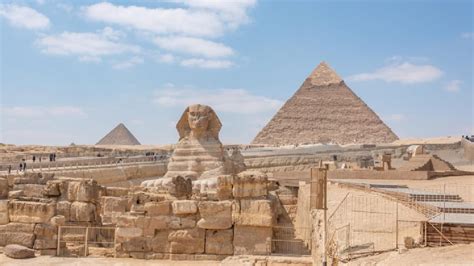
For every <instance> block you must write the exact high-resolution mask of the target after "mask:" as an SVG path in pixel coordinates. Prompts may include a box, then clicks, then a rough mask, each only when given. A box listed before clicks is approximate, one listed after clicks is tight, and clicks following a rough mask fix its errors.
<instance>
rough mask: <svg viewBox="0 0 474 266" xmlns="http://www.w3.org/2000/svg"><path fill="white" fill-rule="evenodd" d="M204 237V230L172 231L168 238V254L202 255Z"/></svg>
mask: <svg viewBox="0 0 474 266" xmlns="http://www.w3.org/2000/svg"><path fill="white" fill-rule="evenodd" d="M205 235H206V234H205V230H204V229H201V228H194V229H186V230H177V231H173V232H171V233H170V234H169V236H168V241H169V242H170V252H171V253H174V254H199V253H203V252H204V238H205Z"/></svg>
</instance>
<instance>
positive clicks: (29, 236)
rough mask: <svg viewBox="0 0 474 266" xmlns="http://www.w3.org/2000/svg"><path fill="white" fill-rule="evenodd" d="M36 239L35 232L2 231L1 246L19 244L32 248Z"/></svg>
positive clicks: (0, 236)
mask: <svg viewBox="0 0 474 266" xmlns="http://www.w3.org/2000/svg"><path fill="white" fill-rule="evenodd" d="M34 241H35V235H34V234H33V233H23V232H11V231H6V232H0V246H5V245H8V244H18V245H22V246H25V247H29V248H32V247H33V243H34Z"/></svg>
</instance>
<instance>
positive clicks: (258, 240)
mask: <svg viewBox="0 0 474 266" xmlns="http://www.w3.org/2000/svg"><path fill="white" fill-rule="evenodd" d="M272 233H273V231H272V228H271V227H256V226H240V225H235V226H234V255H244V254H245V255H249V254H251V255H267V254H270V252H271V238H272Z"/></svg>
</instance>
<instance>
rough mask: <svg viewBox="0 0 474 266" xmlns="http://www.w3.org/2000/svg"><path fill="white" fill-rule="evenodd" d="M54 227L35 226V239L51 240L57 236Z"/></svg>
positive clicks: (47, 225)
mask: <svg viewBox="0 0 474 266" xmlns="http://www.w3.org/2000/svg"><path fill="white" fill-rule="evenodd" d="M57 231H58V230H57V228H56V226H53V225H50V224H36V225H35V229H34V230H33V232H34V233H35V235H36V237H37V238H47V239H53V238H54V237H55V236H56V234H57Z"/></svg>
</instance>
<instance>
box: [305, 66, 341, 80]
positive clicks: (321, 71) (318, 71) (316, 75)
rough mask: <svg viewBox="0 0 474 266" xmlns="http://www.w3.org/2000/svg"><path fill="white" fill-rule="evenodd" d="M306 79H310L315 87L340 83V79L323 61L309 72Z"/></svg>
mask: <svg viewBox="0 0 474 266" xmlns="http://www.w3.org/2000/svg"><path fill="white" fill-rule="evenodd" d="M308 79H310V80H311V84H313V85H315V86H325V85H329V84H337V83H341V82H342V79H341V77H339V75H338V74H337V73H336V72H335V71H334V70H333V69H332V68H331V67H330V66H329V65H328V64H327V63H326V62H324V61H323V62H321V63H320V64H319V65H318V66H317V67H316V68H315V69H314V70H313V72H311V75H309V77H308Z"/></svg>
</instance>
